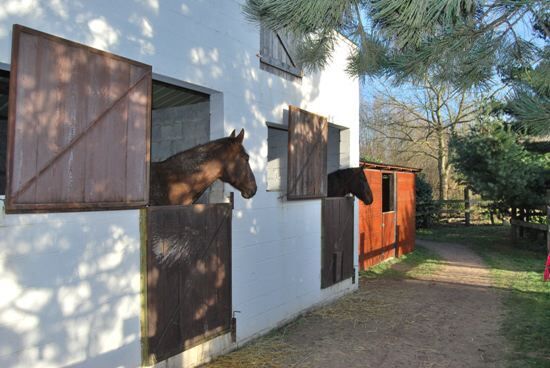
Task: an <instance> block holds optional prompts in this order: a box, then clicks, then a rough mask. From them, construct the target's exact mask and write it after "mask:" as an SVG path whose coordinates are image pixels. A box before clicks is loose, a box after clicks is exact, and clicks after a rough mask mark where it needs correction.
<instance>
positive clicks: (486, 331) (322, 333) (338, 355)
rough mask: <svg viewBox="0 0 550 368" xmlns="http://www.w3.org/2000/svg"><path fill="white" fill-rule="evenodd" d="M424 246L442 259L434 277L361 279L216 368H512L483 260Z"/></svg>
mask: <svg viewBox="0 0 550 368" xmlns="http://www.w3.org/2000/svg"><path fill="white" fill-rule="evenodd" d="M418 244H419V245H422V246H424V247H426V248H428V249H430V250H432V251H434V252H436V253H437V254H439V255H440V257H441V258H442V259H443V261H442V262H441V264H442V266H441V267H439V268H438V269H437V270H436V271H435V272H434V273H432V274H430V275H422V276H419V277H418V278H416V279H409V278H401V277H398V278H384V277H382V278H378V279H374V280H369V279H362V280H361V285H360V289H359V291H358V292H356V293H354V294H352V295H350V296H347V297H345V298H343V299H341V300H339V301H338V302H336V303H334V304H332V305H330V306H327V307H324V308H321V309H319V310H317V311H314V312H312V313H309V314H308V315H306V316H304V317H303V318H300V319H298V320H297V321H296V322H295V323H293V324H291V325H290V326H288V327H287V328H286V329H285V330H283V331H280V332H278V333H276V334H274V335H272V336H270V337H268V338H267V339H261V340H260V341H259V342H258V343H257V344H252V345H250V346H248V347H245V348H244V349H242V350H240V351H238V352H236V353H234V354H230V355H229V356H227V357H224V358H221V359H220V360H218V361H216V362H215V364H213V365H210V366H211V367H238V366H242V367H249V366H257V367H258V366H259V367H262V366H263V367H346V368H347V367H388V368H389V367H392V368H393V367H411V368H413V367H433V368H435V367H503V366H505V365H506V363H505V361H504V356H505V352H506V350H505V346H506V343H505V342H504V340H503V338H502V337H501V336H500V335H499V333H498V329H499V323H500V320H501V315H500V313H501V308H500V300H499V294H498V292H497V291H496V290H495V289H493V288H490V287H489V286H490V279H489V271H488V269H487V268H486V267H485V266H484V264H483V262H482V260H481V259H480V258H479V257H477V256H476V255H475V254H474V253H472V252H471V251H470V250H469V249H467V248H465V247H463V246H461V245H457V244H442V243H435V242H428V241H418ZM394 267H396V268H397V269H398V270H399V269H400V270H401V271H403V272H404V271H407V270H404V269H402V268H403V266H402V264H399V265H395V266H394Z"/></svg>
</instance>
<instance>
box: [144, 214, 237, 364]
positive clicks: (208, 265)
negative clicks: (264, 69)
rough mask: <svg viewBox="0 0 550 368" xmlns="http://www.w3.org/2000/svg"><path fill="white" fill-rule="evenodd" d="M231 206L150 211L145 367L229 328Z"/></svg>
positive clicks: (148, 220) (147, 220)
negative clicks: (146, 363)
mask: <svg viewBox="0 0 550 368" xmlns="http://www.w3.org/2000/svg"><path fill="white" fill-rule="evenodd" d="M231 215H232V210H231V204H229V203H218V204H208V205H190V206H158V207H149V208H148V209H147V215H146V217H147V219H146V223H147V255H146V262H147V283H146V285H145V286H146V293H147V323H146V328H147V330H146V331H144V335H145V336H147V337H146V339H145V343H146V346H145V349H144V350H145V352H144V356H145V359H146V361H147V362H149V363H151V362H153V361H157V362H158V361H161V360H164V359H166V358H169V357H171V356H173V355H176V354H178V353H180V352H182V351H183V350H187V349H189V348H191V347H193V346H195V345H198V344H200V343H203V342H204V341H206V340H208V339H211V338H213V337H215V336H217V335H219V334H222V333H226V332H229V331H230V328H231Z"/></svg>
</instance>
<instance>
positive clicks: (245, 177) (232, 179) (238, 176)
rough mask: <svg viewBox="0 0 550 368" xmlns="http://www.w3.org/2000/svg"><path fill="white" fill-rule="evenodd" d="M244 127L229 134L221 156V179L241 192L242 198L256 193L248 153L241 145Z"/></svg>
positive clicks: (250, 196)
mask: <svg viewBox="0 0 550 368" xmlns="http://www.w3.org/2000/svg"><path fill="white" fill-rule="evenodd" d="M243 139H244V129H242V130H241V132H240V133H239V135H237V136H235V130H233V132H232V133H231V135H230V136H229V147H228V149H227V151H226V152H225V154H226V155H227V156H226V157H224V158H223V162H224V164H223V173H222V177H221V179H222V180H223V181H224V182H226V183H229V184H231V185H232V186H233V187H235V188H236V189H238V190H239V191H240V192H241V195H242V196H243V198H247V199H248V198H252V197H253V196H254V194H256V190H257V187H256V179H255V177H254V173H253V172H252V169H251V168H250V164H249V162H248V159H249V155H248V153H246V151H245V149H244V147H243V144H242V143H243Z"/></svg>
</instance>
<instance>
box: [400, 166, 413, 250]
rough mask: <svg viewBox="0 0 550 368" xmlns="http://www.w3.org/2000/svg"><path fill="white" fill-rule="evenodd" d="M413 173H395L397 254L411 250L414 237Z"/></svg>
mask: <svg viewBox="0 0 550 368" xmlns="http://www.w3.org/2000/svg"><path fill="white" fill-rule="evenodd" d="M415 191H416V186H415V174H414V173H410V172H400V173H398V174H397V230H398V234H397V235H398V237H397V239H398V243H399V247H398V254H397V255H398V256H399V255H402V254H405V253H409V252H412V251H413V250H414V242H415V238H416V194H415Z"/></svg>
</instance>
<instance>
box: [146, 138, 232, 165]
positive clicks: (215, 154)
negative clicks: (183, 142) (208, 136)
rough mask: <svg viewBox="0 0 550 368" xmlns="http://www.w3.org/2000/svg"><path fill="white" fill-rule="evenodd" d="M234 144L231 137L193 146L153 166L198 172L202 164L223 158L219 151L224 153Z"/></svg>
mask: <svg viewBox="0 0 550 368" xmlns="http://www.w3.org/2000/svg"><path fill="white" fill-rule="evenodd" d="M234 143H235V139H234V138H231V137H225V138H219V139H216V140H213V141H210V142H207V143H203V144H201V145H198V146H195V147H193V148H190V149H188V150H185V151H183V152H179V153H176V154H175V155H172V156H170V157H168V158H167V159H165V160H163V161H158V162H154V163H153V164H154V165H157V166H160V167H170V168H172V169H174V168H180V169H185V170H186V171H187V170H188V171H189V173H193V172H197V171H199V170H200V166H201V164H202V163H204V162H207V161H210V160H212V159H214V158H218V159H219V158H221V157H223V156H222V155H221V154H220V153H221V152H220V151H224V150H226V149H228V148H229V147H231V145H232V144H234Z"/></svg>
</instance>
